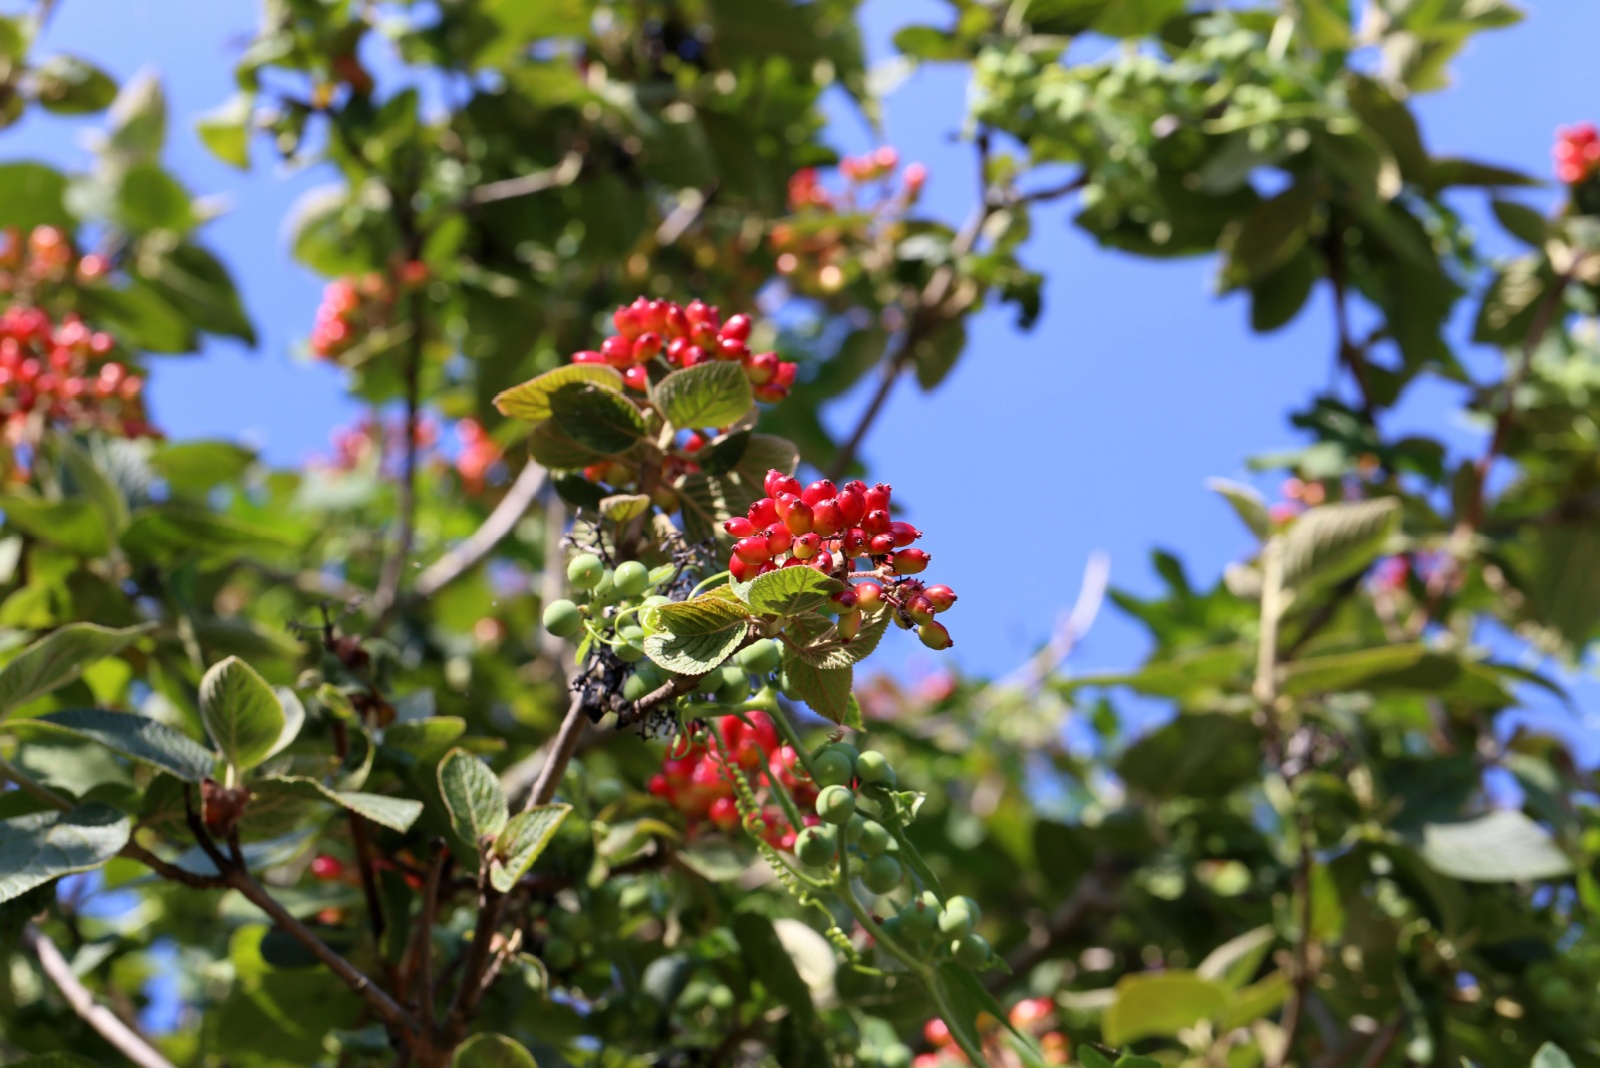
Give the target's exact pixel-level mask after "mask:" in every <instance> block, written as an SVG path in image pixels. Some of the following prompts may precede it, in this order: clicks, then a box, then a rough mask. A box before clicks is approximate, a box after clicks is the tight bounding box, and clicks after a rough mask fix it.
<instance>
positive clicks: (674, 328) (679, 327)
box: [661, 304, 689, 338]
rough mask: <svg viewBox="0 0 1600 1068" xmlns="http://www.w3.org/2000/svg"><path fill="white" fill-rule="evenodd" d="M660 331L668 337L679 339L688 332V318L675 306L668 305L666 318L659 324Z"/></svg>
mask: <svg viewBox="0 0 1600 1068" xmlns="http://www.w3.org/2000/svg"><path fill="white" fill-rule="evenodd" d="M661 329H662V331H663V332H664V333H666V335H667V336H668V337H671V338H681V337H683V336H684V335H685V334H687V333H688V332H689V317H688V316H687V315H685V314H684V313H683V309H682V308H680V307H678V306H677V305H676V304H668V305H667V314H666V318H665V321H664V322H663V323H662V324H661Z"/></svg>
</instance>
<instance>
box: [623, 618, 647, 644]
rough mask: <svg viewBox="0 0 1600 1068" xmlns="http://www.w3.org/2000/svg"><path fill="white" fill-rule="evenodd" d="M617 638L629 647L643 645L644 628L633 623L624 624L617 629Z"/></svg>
mask: <svg viewBox="0 0 1600 1068" xmlns="http://www.w3.org/2000/svg"><path fill="white" fill-rule="evenodd" d="M617 637H618V638H619V639H621V640H622V641H625V642H627V643H628V644H629V645H643V644H644V628H643V627H640V626H636V625H634V624H632V623H624V624H623V625H622V626H620V627H618V628H617Z"/></svg>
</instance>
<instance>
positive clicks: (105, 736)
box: [17, 708, 218, 782]
mask: <svg viewBox="0 0 1600 1068" xmlns="http://www.w3.org/2000/svg"><path fill="white" fill-rule="evenodd" d="M35 725H37V726H40V727H50V728H54V729H56V730H61V731H66V732H69V733H71V734H75V735H77V736H78V737H80V738H87V739H88V740H90V741H92V742H98V743H100V744H101V745H103V746H105V747H106V748H107V749H110V750H111V751H112V752H114V753H121V754H122V755H123V756H125V757H127V758H129V759H130V760H137V761H140V762H141V763H144V764H149V765H151V766H152V767H156V768H160V769H161V770H162V771H165V772H167V773H168V774H170V775H173V776H176V777H177V778H179V779H181V780H183V781H184V782H199V781H200V780H201V779H204V778H205V777H206V776H208V775H210V774H211V772H212V770H213V769H214V768H215V767H216V763H217V760H218V756H217V754H216V753H214V752H212V751H211V750H210V749H207V748H206V747H205V746H203V745H201V744H200V743H199V742H197V741H195V740H194V739H193V738H190V737H189V736H188V735H187V734H184V733H183V732H182V731H179V730H176V729H174V728H172V727H169V726H167V725H166V724H165V723H160V722H158V721H156V720H153V719H151V718H150V717H148V716H140V715H135V714H133V713H131V712H110V711H107V710H105V709H103V708H73V709H68V710H66V711H64V712H51V713H49V714H48V715H44V716H39V717H38V718H36V719H25V720H20V721H18V723H17V726H19V727H23V726H35Z"/></svg>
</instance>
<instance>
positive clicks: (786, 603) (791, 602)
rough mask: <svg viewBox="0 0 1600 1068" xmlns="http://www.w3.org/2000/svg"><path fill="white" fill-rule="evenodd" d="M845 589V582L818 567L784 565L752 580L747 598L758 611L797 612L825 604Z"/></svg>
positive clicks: (764, 614)
mask: <svg viewBox="0 0 1600 1068" xmlns="http://www.w3.org/2000/svg"><path fill="white" fill-rule="evenodd" d="M842 589H844V583H842V582H840V581H839V580H838V579H836V578H830V577H828V576H827V575H824V574H823V573H822V572H820V571H818V570H817V569H816V568H814V567H780V568H778V569H777V570H775V571H768V572H767V573H766V574H764V575H757V576H756V577H755V578H754V579H753V580H751V582H750V586H749V593H748V594H746V596H745V600H746V601H747V602H748V603H749V605H750V610H751V611H752V612H755V613H756V614H757V615H762V616H797V615H800V614H801V613H803V612H810V611H812V610H814V609H817V608H821V607H822V606H823V605H825V604H827V603H828V598H829V597H831V596H833V595H834V594H835V593H838V592H839V591H840V590H842Z"/></svg>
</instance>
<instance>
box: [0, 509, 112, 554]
mask: <svg viewBox="0 0 1600 1068" xmlns="http://www.w3.org/2000/svg"><path fill="white" fill-rule="evenodd" d="M0 511H4V512H5V515H6V525H7V526H10V527H14V528H16V529H17V530H20V531H21V532H22V533H24V534H30V535H32V536H33V537H35V538H38V539H40V540H41V541H46V542H49V543H50V544H52V545H59V546H61V547H62V548H63V549H65V550H67V551H68V552H70V553H72V554H73V555H75V556H104V555H105V554H106V553H107V552H109V551H110V550H111V531H110V529H108V528H107V526H106V523H105V519H104V518H103V517H102V516H101V514H100V509H98V508H96V507H95V506H94V503H93V502H92V501H86V500H69V501H44V500H40V499H39V498H37V497H22V496H19V495H17V494H7V495H6V496H4V497H0Z"/></svg>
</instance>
